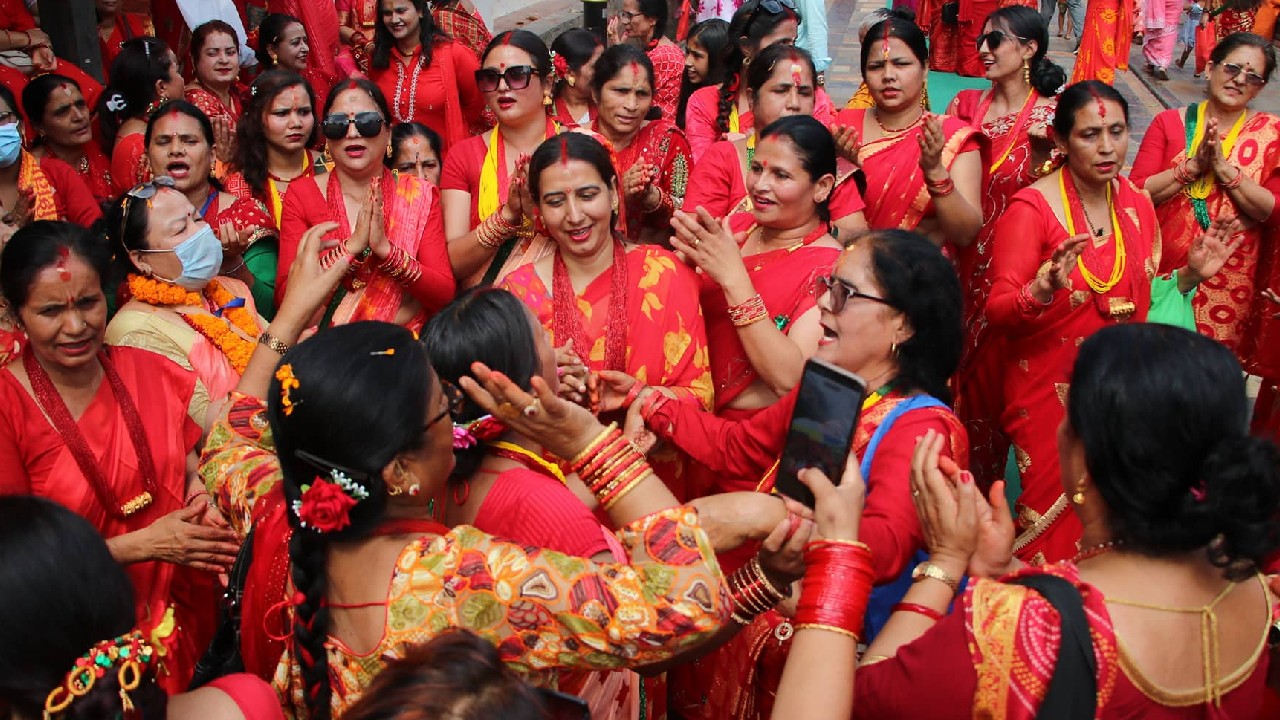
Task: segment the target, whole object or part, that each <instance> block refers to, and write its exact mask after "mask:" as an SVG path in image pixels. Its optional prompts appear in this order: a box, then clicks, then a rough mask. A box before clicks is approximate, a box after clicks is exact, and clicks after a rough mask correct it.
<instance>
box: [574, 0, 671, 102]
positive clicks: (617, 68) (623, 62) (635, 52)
mask: <svg viewBox="0 0 1280 720" xmlns="http://www.w3.org/2000/svg"><path fill="white" fill-rule="evenodd" d="M664 2H665V0H664ZM632 63H635V64H637V65H639V66H640V67H642V68H644V72H645V75H646V76H648V78H649V89H650V91H652V90H653V89H654V88H656V87H657V86H656V85H655V84H654V83H655V80H654V76H653V62H652V61H651V60H649V56H648V55H646V54H645V52H644V51H643V50H641V49H640V48H638V47H636V46H635V45H628V44H626V43H622V44H620V45H610V46H609V47H608V48H606V49H605V51H604V52H602V53H600V59H599V60H596V70H595V73H593V74H592V75H591V89H592V91H594V92H595V94H596V95H600V94H601V93H603V92H604V85H605V83H607V82H609V81H610V80H612V79H614V78H615V77H617V75H618V73H620V72H622V69H623V68H625V67H627V66H628V65H631V64H632Z"/></svg>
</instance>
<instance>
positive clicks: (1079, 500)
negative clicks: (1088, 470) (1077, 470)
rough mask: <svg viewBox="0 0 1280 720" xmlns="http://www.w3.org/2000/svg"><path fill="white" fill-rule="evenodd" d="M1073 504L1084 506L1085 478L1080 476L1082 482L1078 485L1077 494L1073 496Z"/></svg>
mask: <svg viewBox="0 0 1280 720" xmlns="http://www.w3.org/2000/svg"><path fill="white" fill-rule="evenodd" d="M1071 502H1073V503H1075V504H1076V505H1083V504H1084V476H1083V475H1081V476H1080V482H1079V483H1078V484H1076V492H1075V494H1074V495H1072V496H1071Z"/></svg>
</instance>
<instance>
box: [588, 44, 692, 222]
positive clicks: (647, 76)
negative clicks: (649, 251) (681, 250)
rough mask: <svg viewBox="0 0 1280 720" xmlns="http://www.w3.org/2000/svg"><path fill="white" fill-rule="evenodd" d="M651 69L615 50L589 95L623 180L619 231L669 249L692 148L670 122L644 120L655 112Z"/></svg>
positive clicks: (634, 55)
mask: <svg viewBox="0 0 1280 720" xmlns="http://www.w3.org/2000/svg"><path fill="white" fill-rule="evenodd" d="M653 81H654V73H653V66H652V65H650V64H649V58H648V57H647V56H646V55H645V54H644V53H643V52H641V51H640V50H637V49H636V48H634V47H632V46H630V45H614V46H613V47H611V48H609V49H608V50H605V51H604V54H603V55H601V56H600V59H599V60H597V61H596V65H595V70H594V71H593V74H592V80H591V89H592V92H593V94H594V96H595V103H596V107H597V109H598V110H597V115H596V120H595V123H593V124H592V126H591V129H592V130H593V131H595V132H596V133H599V135H600V136H601V137H603V138H604V139H605V140H606V141H607V146H608V147H609V149H610V150H611V152H612V153H613V154H614V162H615V164H616V166H617V169H618V172H619V173H622V176H621V177H620V178H619V179H618V185H619V187H618V190H619V191H620V192H621V194H622V197H621V201H622V202H623V204H624V205H625V207H624V209H623V212H622V214H621V217H623V218H625V221H624V225H623V227H622V228H621V229H622V230H623V233H624V235H625V237H626V239H627V240H628V241H629V242H635V243H655V244H662V243H665V242H666V240H667V237H669V236H670V234H671V213H672V212H674V211H675V209H676V208H677V207H679V205H680V204H681V203H682V202H683V201H684V194H685V189H686V187H687V186H688V181H689V168H690V164H691V162H692V161H691V159H690V157H689V143H688V142H687V141H686V140H685V139H684V133H683V132H681V131H680V128H678V127H676V126H675V123H673V122H671V121H670V120H667V119H665V116H664V119H658V120H646V119H645V118H646V117H648V115H649V109H650V108H651V107H653V101H654V95H653Z"/></svg>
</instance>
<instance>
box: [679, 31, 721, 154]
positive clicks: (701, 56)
mask: <svg viewBox="0 0 1280 720" xmlns="http://www.w3.org/2000/svg"><path fill="white" fill-rule="evenodd" d="M728 45H729V23H728V22H726V21H724V20H721V19H719V18H713V19H711V20H703V21H702V22H700V23H698V24H697V25H694V26H693V27H692V28H690V29H689V39H688V40H687V41H685V51H684V74H683V75H681V76H680V103H679V104H678V105H676V116H675V117H674V118H672V119H673V120H674V121H675V123H676V125H677V126H678V127H679V128H680V129H681V130H683V129H684V126H685V115H686V114H687V113H686V110H688V107H689V97H690V96H692V95H693V94H694V93H695V92H697V91H698V90H701V89H702V88H704V87H707V86H709V85H719V84H720V83H722V82H724V56H725V55H726V54H727V53H728Z"/></svg>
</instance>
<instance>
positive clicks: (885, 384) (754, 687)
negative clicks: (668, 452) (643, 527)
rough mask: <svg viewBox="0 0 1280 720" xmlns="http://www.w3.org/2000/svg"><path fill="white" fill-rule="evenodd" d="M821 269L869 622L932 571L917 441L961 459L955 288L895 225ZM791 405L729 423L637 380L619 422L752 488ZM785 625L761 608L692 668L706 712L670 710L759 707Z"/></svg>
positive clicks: (941, 262) (770, 685)
mask: <svg viewBox="0 0 1280 720" xmlns="http://www.w3.org/2000/svg"><path fill="white" fill-rule="evenodd" d="M830 272H831V274H825V275H823V276H822V277H820V278H819V282H818V283H817V287H818V288H819V289H820V290H821V297H820V298H819V299H818V306H817V307H818V312H819V322H820V325H819V327H820V329H821V332H822V338H821V341H820V343H819V346H818V349H817V354H816V357H817V358H819V359H822V360H824V361H826V362H828V363H830V364H831V365H834V366H836V367H837V368H840V369H841V370H844V371H848V372H850V373H853V374H856V375H857V376H858V377H860V378H862V379H863V380H864V381H865V386H866V390H867V391H868V392H869V394H868V395H867V396H866V399H865V400H864V401H863V402H862V403H861V411H860V415H858V417H857V422H856V426H855V427H854V431H853V443H852V452H851V453H850V455H849V457H850V458H851V462H857V460H854V459H853V458H860V459H861V463H862V464H863V466H864V474H863V476H864V477H865V478H866V483H867V490H868V492H869V494H868V497H867V507H866V512H865V514H864V518H863V522H862V525H861V530H860V532H859V538H860V540H861V541H862V542H864V543H866V544H867V545H868V546H869V547H870V548H871V552H872V555H873V557H874V562H873V564H872V565H871V568H870V571H871V574H872V577H873V582H874V583H875V584H877V585H891V584H892V585H893V588H896V590H893V591H884V592H882V593H881V594H880V595H879V596H878V601H877V603H876V604H875V605H874V606H873V608H875V609H873V611H872V612H871V614H869V615H868V617H867V622H868V626H869V627H871V628H875V627H876V626H877V625H878V624H879V623H883V621H884V619H885V617H887V615H888V609H889V607H890V606H892V604H893V602H894V597H893V594H894V592H896V595H897V597H899V598H900V597H901V595H902V593H903V592H905V587H906V584H907V583H909V582H910V576H911V574H912V572H913V569H916V568H919V569H916V570H915V571H916V572H918V573H927V574H931V575H937V574H938V573H937V570H936V569H931V568H929V567H928V566H924V567H919V566H917V565H916V564H915V563H914V562H913V556H915V555H916V554H917V552H918V551H919V550H920V549H922V548H923V547H924V536H923V534H922V532H921V529H920V521H919V519H918V518H917V517H916V512H915V508H914V506H913V505H912V499H911V494H910V490H909V487H908V481H909V473H910V459H911V452H912V449H913V448H914V446H915V442H916V438H918V437H920V436H921V435H923V434H924V433H926V432H928V431H933V432H934V433H936V434H938V435H939V436H940V437H943V438H945V442H944V443H943V448H942V450H941V452H942V453H943V454H945V455H946V456H947V457H949V458H952V459H953V460H954V461H955V462H956V463H957V464H958V465H960V466H961V467H963V466H965V465H966V464H967V454H968V441H967V438H966V436H965V432H964V429H963V428H962V427H961V425H960V421H959V420H958V419H957V418H956V416H955V415H954V414H953V413H952V412H951V410H950V409H948V408H947V407H946V405H945V403H947V402H949V401H950V392H949V390H948V388H947V382H948V379H949V378H950V377H951V375H952V374H953V373H954V372H955V369H956V366H957V364H958V363H959V359H960V348H961V343H962V327H961V320H960V313H961V309H960V308H961V301H960V287H959V282H958V281H957V279H956V274H955V271H954V270H953V269H952V266H951V264H950V262H949V261H948V260H947V259H946V257H944V256H943V254H942V252H941V251H940V250H939V249H938V248H937V247H936V246H934V245H932V244H931V243H930V242H929V241H928V240H926V239H925V238H923V237H921V236H919V235H916V234H914V233H908V232H905V231H899V230H881V231H872V232H870V233H867V234H865V235H862V236H860V237H858V238H856V239H855V240H854V241H853V244H852V245H851V246H850V247H849V249H848V250H846V251H845V252H844V253H843V254H842V255H841V256H840V260H839V262H838V263H837V264H836V266H835V267H834V268H833V269H832V270H831V271H830ZM801 391H803V388H801ZM796 404H797V393H796V392H792V393H790V394H789V395H787V396H786V397H784V398H783V399H782V400H781V401H779V402H777V403H776V404H774V405H773V406H772V407H769V408H766V409H764V410H761V411H760V412H758V413H756V414H755V415H754V416H752V417H751V418H749V419H748V420H745V421H732V420H727V419H723V418H718V417H715V416H712V415H710V414H709V413H705V412H701V411H698V410H697V409H695V408H690V407H686V406H684V405H682V404H681V403H675V402H668V401H667V400H666V399H665V396H664V395H663V394H662V392H661V391H660V390H659V389H657V388H645V389H642V390H640V391H639V392H637V393H636V401H635V402H634V403H632V405H631V411H630V414H629V415H628V427H629V428H630V427H635V428H639V427H641V422H643V427H647V428H648V429H649V430H650V432H652V433H654V434H655V435H657V437H659V438H661V439H664V440H667V441H669V442H673V443H675V444H676V446H677V447H679V448H680V449H681V450H683V451H684V452H686V453H688V454H689V456H690V457H691V458H693V459H694V460H697V461H698V462H701V463H704V464H705V465H706V466H707V467H708V468H710V469H711V470H712V471H713V472H716V473H721V474H723V475H726V476H731V477H755V478H760V477H764V478H765V479H764V480H763V481H762V482H760V484H759V490H761V491H766V492H767V491H769V490H771V489H772V488H773V482H774V477H773V472H772V471H773V468H775V467H776V466H777V465H778V464H779V462H780V460H781V458H782V454H783V449H784V446H785V444H786V439H787V435H788V428H789V427H790V426H791V425H792V422H793V415H794V413H793V410H794V409H795V407H796ZM848 412H850V413H853V412H857V409H856V408H849V409H848ZM830 419H831V418H813V420H815V421H823V420H830ZM873 443H874V445H873ZM753 488H755V485H754V484H751V485H748V486H746V489H753ZM726 489H727V488H726ZM944 582H948V583H951V584H958V582H959V577H958V576H945V580H944ZM895 583H896V584H895ZM792 629H793V625H792V624H791V623H790V622H789V621H787V620H785V619H784V618H782V616H780V615H778V614H777V613H773V612H769V613H763V614H761V616H760V617H758V618H756V619H755V620H754V621H753V622H751V623H750V625H749V626H748V627H747V629H746V630H745V631H744V632H743V633H742V634H740V635H739V636H738V637H737V638H735V639H734V640H733V641H732V643H731V644H729V645H727V646H726V647H725V648H723V649H721V650H719V651H718V652H717V653H716V654H715V655H714V656H710V657H709V658H706V659H704V660H700V661H698V662H697V663H696V665H695V668H694V670H692V671H691V674H700V675H701V677H702V678H703V683H704V692H705V693H706V694H707V696H708V698H709V700H708V702H707V708H709V709H707V710H705V711H704V710H700V709H698V708H697V707H695V706H696V705H697V704H698V703H697V702H695V701H693V700H694V699H690V701H689V702H687V703H685V704H682V705H681V706H679V707H677V708H676V710H677V711H678V712H681V713H682V714H686V716H688V717H706V718H721V717H730V716H732V715H733V713H735V712H738V711H741V709H742V708H745V707H749V706H750V705H752V704H754V705H755V707H757V708H764V712H763V714H765V715H767V714H768V712H767V708H768V706H769V704H770V703H771V697H772V691H773V690H775V689H776V678H777V677H778V676H779V673H780V671H781V667H782V663H783V662H784V661H785V658H786V652H787V648H788V646H789V643H787V642H786V641H785V640H779V639H778V638H786V637H789V635H790V633H791V631H792ZM864 637H865V636H864ZM704 712H705V714H704Z"/></svg>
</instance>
